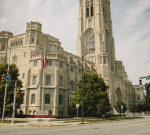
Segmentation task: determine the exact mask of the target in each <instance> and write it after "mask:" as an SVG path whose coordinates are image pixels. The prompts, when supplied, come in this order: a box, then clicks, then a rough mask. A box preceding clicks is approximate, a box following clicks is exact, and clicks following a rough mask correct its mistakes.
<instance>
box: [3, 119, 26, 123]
mask: <svg viewBox="0 0 150 135" xmlns="http://www.w3.org/2000/svg"><path fill="white" fill-rule="evenodd" d="M25 122H27V121H14V123H25ZM0 123H8V124H10V123H12V120H4V122H2V120H0Z"/></svg>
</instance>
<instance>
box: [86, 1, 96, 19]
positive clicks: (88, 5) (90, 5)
mask: <svg viewBox="0 0 150 135" xmlns="http://www.w3.org/2000/svg"><path fill="white" fill-rule="evenodd" d="M93 15H94V8H93V0H90V1H89V0H86V17H87V18H88V17H90V16H93Z"/></svg>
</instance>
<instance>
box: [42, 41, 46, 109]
mask: <svg viewBox="0 0 150 135" xmlns="http://www.w3.org/2000/svg"><path fill="white" fill-rule="evenodd" d="M43 55H44V67H42V68H43V87H42V108H41V110H42V111H43V110H44V88H45V64H46V44H45V49H44V54H43Z"/></svg>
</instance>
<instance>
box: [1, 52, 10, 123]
mask: <svg viewBox="0 0 150 135" xmlns="http://www.w3.org/2000/svg"><path fill="white" fill-rule="evenodd" d="M10 55H11V51H10V54H9V63H8V68H7V75H8V74H9V70H10ZM7 87H8V84H7V83H6V85H5V95H4V103H3V113H2V122H4V117H5V106H6V98H7Z"/></svg>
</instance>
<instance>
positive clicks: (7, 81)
mask: <svg viewBox="0 0 150 135" xmlns="http://www.w3.org/2000/svg"><path fill="white" fill-rule="evenodd" d="M5 80H6V83H7V84H9V83H10V80H11V76H10V75H9V74H8V75H6V78H5Z"/></svg>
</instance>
